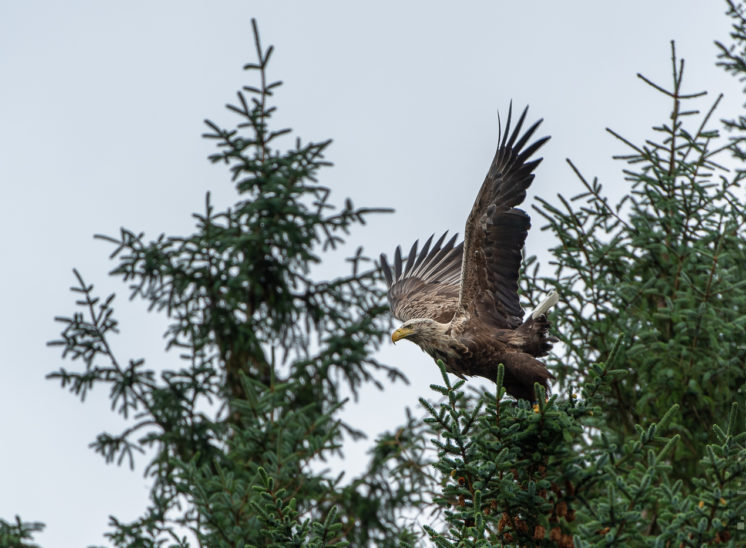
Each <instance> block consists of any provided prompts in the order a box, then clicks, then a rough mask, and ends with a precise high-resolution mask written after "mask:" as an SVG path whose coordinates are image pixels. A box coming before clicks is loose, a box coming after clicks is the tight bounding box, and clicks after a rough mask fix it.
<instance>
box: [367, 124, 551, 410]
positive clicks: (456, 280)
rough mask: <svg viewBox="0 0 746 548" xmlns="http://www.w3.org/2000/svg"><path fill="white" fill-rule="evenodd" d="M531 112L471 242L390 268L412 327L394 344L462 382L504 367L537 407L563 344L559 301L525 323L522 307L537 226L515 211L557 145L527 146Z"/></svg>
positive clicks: (517, 390)
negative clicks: (540, 155)
mask: <svg viewBox="0 0 746 548" xmlns="http://www.w3.org/2000/svg"><path fill="white" fill-rule="evenodd" d="M525 116H526V111H525V110H524V112H523V114H522V115H521V117H520V119H519V120H518V123H517V124H516V128H515V130H514V131H513V132H512V133H511V132H510V122H511V113H509V114H508V121H507V124H506V128H505V135H504V137H503V138H502V139H500V138H498V142H499V143H498V148H497V152H496V153H495V158H494V160H493V161H492V165H491V166H490V169H489V172H488V173H487V177H486V178H485V181H484V183H483V184H482V187H481V189H480V191H479V194H478V195H477V198H476V201H475V202H474V207H473V208H472V211H471V213H470V215H469V218H468V220H467V222H466V230H465V234H464V241H463V242H462V243H460V244H458V245H455V242H456V236H454V237H452V238H451V239H450V240H449V241H448V242H445V243H444V240H445V236H446V235H445V234H443V236H441V237H440V239H439V240H438V241H437V242H436V243H435V244H434V245H432V247H431V244H432V239H433V237H432V236H431V237H430V238H429V239H428V240H427V242H426V243H425V245H424V246H423V248H422V250H421V251H419V252H418V249H417V242H415V244H414V245H413V246H412V248H411V250H410V252H409V255H408V256H407V258H406V263H404V261H403V259H402V255H401V250H400V248H397V249H396V254H395V256H394V264H393V268H392V266H389V264H388V262H387V260H386V257H385V256H384V255H381V268H382V270H383V273H384V276H385V277H386V281H387V283H388V286H389V292H388V297H389V303H390V305H391V310H392V312H393V314H394V316H395V317H397V318H399V319H400V320H402V321H404V323H403V324H402V326H401V327H400V328H399V329H397V330H396V331H395V332H394V333H393V335H392V340H393V341H394V342H396V341H397V340H399V339H403V338H406V339H408V340H410V341H412V342H414V343H416V344H418V345H419V346H420V347H421V348H422V349H423V350H424V351H425V352H427V353H428V354H429V355H430V356H432V357H433V358H434V359H436V360H439V359H440V360H443V362H444V363H445V364H446V369H447V370H448V371H449V372H450V373H453V374H455V375H458V376H460V377H464V376H471V375H478V376H481V377H486V378H488V379H491V380H493V381H494V380H495V378H496V376H497V365H498V364H499V363H502V364H504V365H505V378H504V386H505V388H506V390H507V392H508V393H509V394H511V395H512V396H514V397H516V398H523V399H527V400H534V399H535V397H534V383H535V382H538V383H539V384H541V385H543V386H544V387H545V388H546V387H547V383H548V379H550V378H552V375H551V374H550V373H549V371H548V370H547V369H546V367H545V366H544V364H543V363H542V362H540V361H539V360H537V359H536V357H540V356H543V355H545V354H546V353H547V352H548V351H549V349H550V348H551V343H552V342H553V341H554V340H555V339H553V338H551V337H549V336H548V335H547V331H548V329H549V323H548V322H547V320H546V313H547V311H548V310H549V308H551V307H552V306H553V305H554V304H556V302H557V295H556V293H553V294H552V295H550V296H549V297H548V298H547V299H545V300H544V302H542V303H541V304H540V305H539V306H538V307H537V309H536V310H535V311H534V312H533V313H532V314H531V315H530V316H529V318H528V319H527V320H526V321H525V322H524V321H523V320H522V318H523V310H522V308H521V307H520V305H519V303H518V271H519V268H520V263H521V251H522V249H523V243H524V241H525V239H526V235H527V233H528V229H529V227H530V225H531V222H530V219H529V217H528V215H526V213H525V212H524V211H522V210H520V209H516V208H515V206H516V205H518V204H520V203H521V202H522V201H523V199H524V198H525V197H526V188H528V186H529V185H530V184H531V181H532V180H533V178H534V175H533V170H534V169H535V168H536V166H537V165H538V164H539V162H540V161H541V159H539V160H532V161H528V160H529V158H530V157H531V155H532V154H533V153H534V152H536V150H537V149H538V148H539V147H540V146H541V145H543V144H544V143H545V142H546V141H547V140H548V139H549V137H544V138H542V139H539V140H537V141H535V142H534V143H532V144H531V145H529V146H526V143H527V141H528V140H529V139H530V137H531V135H532V134H533V133H534V131H535V130H536V128H537V127H538V126H539V124H540V123H541V120H540V121H539V122H536V123H535V124H534V125H533V126H531V127H530V128H529V129H528V130H527V131H526V132H525V133H524V134H523V135H522V136H520V135H519V134H520V130H521V126H522V125H523V121H524V119H525Z"/></svg>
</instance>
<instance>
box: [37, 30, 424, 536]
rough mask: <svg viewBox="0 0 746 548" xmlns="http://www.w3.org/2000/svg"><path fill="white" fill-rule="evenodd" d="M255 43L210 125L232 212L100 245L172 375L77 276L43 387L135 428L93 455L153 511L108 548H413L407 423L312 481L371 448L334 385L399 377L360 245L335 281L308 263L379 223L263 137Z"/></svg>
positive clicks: (114, 523)
mask: <svg viewBox="0 0 746 548" xmlns="http://www.w3.org/2000/svg"><path fill="white" fill-rule="evenodd" d="M254 35H255V47H256V56H257V60H256V62H254V63H250V64H247V65H246V66H245V69H246V70H247V71H248V72H249V74H250V75H252V76H253V79H252V82H251V83H250V85H247V86H245V87H244V88H243V89H242V90H241V91H239V92H238V94H237V98H236V101H235V103H234V104H231V105H228V109H229V110H230V111H231V112H232V113H233V114H234V115H235V116H236V118H237V123H236V126H235V128H230V129H225V128H222V127H220V126H218V125H217V124H215V123H213V122H210V121H207V122H206V124H207V127H208V132H207V133H206V134H205V135H204V137H205V138H207V139H210V140H212V141H214V142H215V144H216V147H217V151H216V152H215V153H214V154H213V155H211V156H210V158H209V159H210V160H211V161H212V162H214V163H217V164H222V165H225V166H226V168H227V170H228V172H229V173H230V179H231V181H232V183H233V184H234V185H235V189H236V192H237V201H236V203H235V204H234V205H233V206H232V207H229V208H227V209H225V210H222V211H219V210H216V208H215V207H214V206H213V205H212V203H211V200H210V196H209V194H208V195H207V197H206V200H205V208H204V211H203V212H201V213H197V214H195V215H194V218H195V220H196V223H195V225H196V226H195V229H194V232H193V233H191V234H188V235H185V236H166V235H160V236H159V237H157V238H155V239H152V240H149V241H148V240H147V239H146V237H145V236H144V235H143V234H142V233H139V232H137V231H135V230H129V229H122V230H121V233H120V234H119V235H118V236H116V237H112V236H99V237H100V238H102V239H103V240H105V241H106V242H109V243H110V244H111V245H112V253H111V257H112V259H113V260H114V261H115V266H114V268H113V270H112V271H111V275H113V276H116V277H119V278H121V279H122V281H123V282H125V283H126V284H128V286H129V296H130V298H131V299H140V300H142V301H144V302H145V303H146V304H147V308H148V310H150V311H152V312H155V313H161V314H164V315H165V316H166V317H167V318H168V322H169V324H168V328H167V331H166V333H165V340H166V343H167V349H168V350H169V351H170V352H176V353H178V354H179V356H180V357H181V359H182V360H183V366H182V367H181V368H179V369H175V370H174V369H164V370H161V371H158V370H156V369H155V368H153V367H152V366H149V365H148V364H146V363H145V361H144V360H143V359H140V358H139V357H137V356H132V357H121V356H118V355H115V354H114V353H113V351H112V349H111V345H110V340H111V338H112V337H113V336H115V335H116V333H117V331H118V328H119V325H118V323H117V320H116V319H115V315H114V308H113V307H114V295H110V296H108V297H106V298H101V297H99V296H97V294H96V293H95V291H94V287H93V285H91V284H89V283H88V282H86V281H85V280H84V278H83V277H82V275H81V274H79V273H78V272H77V271H75V276H76V285H75V286H74V287H73V288H72V290H73V291H74V292H75V294H76V295H77V297H78V300H77V305H78V310H77V311H76V312H75V313H73V314H72V315H70V316H67V317H61V318H58V321H60V322H61V323H62V324H63V327H64V330H63V331H62V335H61V337H60V339H59V340H56V341H53V342H52V343H51V344H53V345H56V346H59V347H61V349H62V355H63V357H65V358H68V359H71V360H72V361H73V362H74V363H77V364H80V366H79V367H77V368H76V369H72V370H68V369H66V368H61V369H60V370H59V371H57V372H55V373H52V374H51V375H50V378H53V379H57V380H59V382H60V383H61V385H62V386H63V387H65V388H67V389H69V390H70V391H71V392H73V393H74V394H76V395H77V396H79V397H80V398H81V399H84V398H85V396H86V394H87V392H88V391H89V390H93V389H101V388H104V387H108V390H109V394H110V399H111V405H112V408H113V409H114V410H115V411H116V412H117V413H119V414H120V415H122V416H123V417H124V418H125V419H126V420H127V424H128V425H127V427H126V429H124V430H123V431H122V432H116V433H108V432H106V433H102V434H100V435H99V436H98V438H97V439H96V441H95V442H94V443H93V444H92V446H93V448H94V450H95V451H97V452H98V453H100V454H101V455H102V456H103V457H104V458H105V459H106V460H107V462H116V463H118V464H121V463H123V462H127V463H129V464H131V465H132V464H134V463H135V462H136V460H137V459H138V458H149V459H150V460H149V461H148V462H147V465H146V467H145V471H146V474H147V476H148V477H149V478H150V479H151V482H152V488H151V492H150V505H149V506H148V508H147V509H146V510H145V512H144V513H143V515H142V516H141V517H140V518H139V519H137V520H135V521H132V522H123V521H121V520H119V519H118V518H116V517H112V518H111V530H110V532H109V533H107V535H106V536H107V537H108V539H109V540H110V541H111V542H112V543H113V544H114V545H116V546H133V545H137V546H155V545H160V544H161V543H167V544H168V545H178V546H187V545H188V544H189V543H190V538H191V540H194V539H196V541H197V542H198V543H199V545H202V546H215V547H217V546H301V545H302V546H306V545H308V546H337V545H340V546H341V545H345V544H346V543H350V544H352V545H357V546H362V545H367V544H375V545H380V546H393V545H396V544H397V543H399V542H400V541H407V542H409V541H412V540H413V539H414V538H416V536H417V534H416V533H412V532H411V530H410V528H408V527H405V525H404V523H405V522H404V521H403V520H402V519H401V516H400V514H401V511H402V509H404V508H410V507H413V506H417V505H419V504H420V503H422V497H423V495H422V492H421V490H420V488H419V483H420V482H419V480H418V477H419V475H420V474H421V473H422V472H420V466H419V463H418V462H417V460H416V458H419V455H420V454H421V452H419V451H418V450H417V448H416V447H415V446H414V445H412V444H416V441H417V438H416V435H415V434H414V433H413V432H416V428H417V423H415V422H414V421H413V420H412V419H410V420H409V422H408V424H405V425H404V426H402V427H401V428H399V429H397V434H396V435H395V436H394V435H384V439H383V440H382V445H381V446H382V447H385V446H387V445H391V446H392V447H391V450H387V451H383V450H379V451H377V452H375V454H374V455H373V458H372V459H371V462H370V464H369V466H368V468H367V470H366V471H365V473H363V474H361V475H360V476H359V477H352V478H343V477H342V475H341V474H339V473H336V472H335V473H332V472H330V471H328V470H325V469H323V468H322V466H323V463H324V461H325V460H326V459H328V458H329V457H331V456H334V455H337V454H340V447H341V445H342V444H343V443H344V440H346V439H356V438H359V437H361V436H363V435H364V434H363V433H362V432H360V431H359V430H357V429H356V428H355V426H354V425H351V424H348V423H347V422H345V420H344V419H343V417H342V411H343V409H344V406H345V403H346V400H345V399H343V398H342V396H341V393H342V392H343V389H346V390H349V392H351V393H352V394H353V395H356V394H357V392H358V390H359V389H360V387H361V386H362V385H363V384H365V383H374V384H376V385H377V386H378V387H379V388H383V386H384V384H383V382H382V381H383V379H384V378H385V382H386V383H387V384H388V383H390V382H394V381H399V380H402V379H403V376H402V374H401V373H400V372H399V370H398V369H396V368H393V367H390V366H387V365H385V364H383V363H381V362H379V361H378V360H377V359H376V358H375V357H374V354H375V350H376V348H377V347H378V346H379V344H380V343H381V341H382V340H383V338H384V337H385V336H386V334H387V333H388V331H389V318H388V311H387V308H386V307H385V305H384V304H383V290H382V288H381V285H380V283H379V277H380V275H379V273H378V271H377V269H376V267H375V265H374V264H373V263H372V262H371V261H370V260H369V259H368V258H367V257H366V256H365V255H364V253H363V251H362V249H360V248H358V249H357V251H356V252H355V253H354V255H353V256H352V257H350V258H349V259H348V261H349V264H350V272H349V273H347V274H345V275H340V276H339V277H337V278H333V279H321V280H320V279H317V278H316V277H315V276H314V273H313V271H312V267H313V266H314V265H316V264H318V263H319V262H320V261H322V259H323V257H324V255H326V254H328V253H330V252H333V251H334V250H335V249H337V248H338V247H339V246H340V245H341V244H343V243H344V242H345V239H346V237H347V234H349V233H350V232H351V231H352V230H353V229H354V228H355V226H356V225H361V224H364V223H365V219H366V217H367V216H369V215H371V214H379V213H384V212H387V211H388V210H385V209H375V208H357V207H355V206H354V205H353V204H352V202H351V201H350V200H349V199H348V200H346V201H345V202H344V204H343V206H342V207H341V208H338V207H336V206H335V205H334V203H333V202H332V201H331V191H330V189H329V188H327V187H325V186H323V185H322V184H320V183H319V182H318V181H317V178H318V174H319V172H320V170H321V169H322V168H324V167H325V166H328V165H329V164H328V162H326V161H325V160H324V153H325V151H326V149H327V147H328V145H329V143H330V141H323V142H310V143H304V142H302V141H301V140H300V139H296V140H294V141H293V139H291V138H290V130H287V129H279V130H278V129H274V128H273V127H272V116H273V114H274V112H275V108H276V107H274V106H273V105H272V104H271V100H272V98H273V92H274V91H275V90H276V88H277V87H278V86H279V85H280V82H278V81H272V80H270V79H269V73H268V64H269V61H270V58H271V55H272V47H268V48H264V47H263V46H262V44H261V42H260V39H259V34H258V31H257V28H256V25H255V24H254ZM282 147H288V148H286V149H285V148H282ZM410 439H411V441H410ZM410 445H411V447H410ZM140 455H145V457H141V456H140ZM151 456H152V458H150V457H151ZM413 456H414V457H413ZM413 458H414V459H415V460H414V461H413V460H412V459H413ZM412 465H413V466H412Z"/></svg>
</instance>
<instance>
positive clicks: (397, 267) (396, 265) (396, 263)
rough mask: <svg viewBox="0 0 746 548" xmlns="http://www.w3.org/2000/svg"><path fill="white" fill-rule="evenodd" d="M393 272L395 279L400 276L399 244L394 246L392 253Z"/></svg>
mask: <svg viewBox="0 0 746 548" xmlns="http://www.w3.org/2000/svg"><path fill="white" fill-rule="evenodd" d="M394 273H395V274H396V279H397V280H398V279H399V278H401V246H398V245H397V246H396V253H394Z"/></svg>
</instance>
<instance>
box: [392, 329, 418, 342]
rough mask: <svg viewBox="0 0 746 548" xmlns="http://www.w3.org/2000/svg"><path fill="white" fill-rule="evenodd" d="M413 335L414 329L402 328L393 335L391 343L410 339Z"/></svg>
mask: <svg viewBox="0 0 746 548" xmlns="http://www.w3.org/2000/svg"><path fill="white" fill-rule="evenodd" d="M412 333H414V329H410V328H408V327H400V328H399V329H397V330H396V331H394V332H393V333H392V334H391V342H393V343H395V342H396V341H398V340H400V339H404V338H406V337H409V336H410V335H411V334H412Z"/></svg>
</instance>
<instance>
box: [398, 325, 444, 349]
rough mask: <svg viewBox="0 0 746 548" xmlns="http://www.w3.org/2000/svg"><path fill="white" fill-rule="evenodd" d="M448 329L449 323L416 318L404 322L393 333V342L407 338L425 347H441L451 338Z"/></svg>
mask: <svg viewBox="0 0 746 548" xmlns="http://www.w3.org/2000/svg"><path fill="white" fill-rule="evenodd" d="M447 330H448V324H444V323H440V322H436V321H435V320H431V319H430V318H414V319H412V320H407V321H406V322H404V323H403V324H402V326H401V327H400V328H399V329H397V330H396V331H394V332H393V333H392V334H391V342H396V341H400V340H401V339H407V340H409V341H412V342H413V343H416V344H418V345H420V346H421V347H422V348H423V349H426V348H427V347H430V348H439V347H442V346H444V343H446V342H447V340H448V339H450V337H449V336H448V335H447V334H446V331H447Z"/></svg>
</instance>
